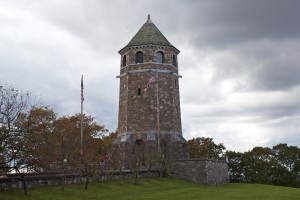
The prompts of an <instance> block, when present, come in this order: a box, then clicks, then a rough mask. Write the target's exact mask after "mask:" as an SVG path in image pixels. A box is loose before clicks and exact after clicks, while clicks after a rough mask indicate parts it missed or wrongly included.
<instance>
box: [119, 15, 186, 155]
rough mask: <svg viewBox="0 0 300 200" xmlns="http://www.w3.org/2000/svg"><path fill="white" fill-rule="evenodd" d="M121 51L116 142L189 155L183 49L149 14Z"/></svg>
mask: <svg viewBox="0 0 300 200" xmlns="http://www.w3.org/2000/svg"><path fill="white" fill-rule="evenodd" d="M119 54H120V55H121V64H120V75H119V76H118V78H120V94H119V122H118V138H117V139H116V140H115V141H114V144H122V143H123V144H128V143H133V142H136V141H139V142H143V143H145V144H146V145H147V144H152V146H155V144H156V145H158V147H160V146H164V147H166V148H168V151H170V152H171V151H172V152H173V153H174V152H176V158H177V159H180V158H184V157H187V150H186V148H187V147H186V140H185V139H184V138H183V137H182V128H181V113H180V98H179V78H181V76H180V75H179V74H178V59H177V56H178V54H179V50H178V49H177V48H175V47H174V46H173V45H171V43H170V42H169V41H168V40H167V39H166V38H165V36H164V35H163V34H162V33H161V32H160V31H159V30H158V28H157V27H156V26H155V24H154V23H153V22H152V21H151V19H150V15H148V20H147V21H146V23H145V24H144V25H143V26H142V27H141V28H140V30H139V31H138V32H137V33H136V34H135V36H134V37H133V38H132V39H131V41H130V42H129V43H128V44H127V45H126V46H125V47H124V48H122V49H121V50H120V51H119Z"/></svg>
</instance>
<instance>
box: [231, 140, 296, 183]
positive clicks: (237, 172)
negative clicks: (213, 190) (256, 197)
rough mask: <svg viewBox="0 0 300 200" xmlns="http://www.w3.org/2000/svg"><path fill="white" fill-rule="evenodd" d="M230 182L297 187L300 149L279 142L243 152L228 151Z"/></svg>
mask: <svg viewBox="0 0 300 200" xmlns="http://www.w3.org/2000/svg"><path fill="white" fill-rule="evenodd" d="M226 156H227V158H228V166H229V174H230V181H231V182H245V183H263V184H273V185H282V186H291V187H300V149H299V148H298V147H296V146H288V145H287V144H278V145H276V146H273V148H268V147H255V148H253V149H252V150H251V151H247V152H244V153H240V152H234V151H227V152H226Z"/></svg>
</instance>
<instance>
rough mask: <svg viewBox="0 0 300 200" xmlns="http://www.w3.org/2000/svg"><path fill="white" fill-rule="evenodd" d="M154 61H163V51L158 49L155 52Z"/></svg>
mask: <svg viewBox="0 0 300 200" xmlns="http://www.w3.org/2000/svg"><path fill="white" fill-rule="evenodd" d="M156 62H157V63H164V53H163V52H161V51H159V52H157V53H156Z"/></svg>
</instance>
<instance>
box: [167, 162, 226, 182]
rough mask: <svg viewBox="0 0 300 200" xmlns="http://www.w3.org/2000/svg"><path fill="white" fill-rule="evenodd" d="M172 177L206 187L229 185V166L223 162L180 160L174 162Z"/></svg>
mask: <svg viewBox="0 0 300 200" xmlns="http://www.w3.org/2000/svg"><path fill="white" fill-rule="evenodd" d="M172 176H173V177H175V178H178V179H183V180H188V181H192V182H195V183H201V184H205V185H219V184H224V183H229V175H228V165H227V163H226V162H225V161H221V160H207V159H187V160H178V161H175V162H174V170H173V172H172Z"/></svg>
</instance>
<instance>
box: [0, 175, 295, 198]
mask: <svg viewBox="0 0 300 200" xmlns="http://www.w3.org/2000/svg"><path fill="white" fill-rule="evenodd" d="M18 199H25V200H26V199H30V200H31V199H32V200H33V199H34V200H45V199H47V200H50V199H53V200H71V199H72V200H78V199H91V200H94V199H105V200H107V199H113V200H117V199H131V200H134V199H161V200H165V199H166V200H167V199H170V200H171V199H172V200H177V199H178V200H179V199H184V200H190V199H201V200H205V199H210V200H213V199H217V200H220V199H222V200H226V199H230V200H232V199H243V200H247V199H263V200H267V199H270V200H276V199H297V200H299V199H300V189H299V188H288V187H278V186H269V185H258V184H226V185H221V186H203V185H199V184H194V183H190V182H185V181H179V180H175V179H164V180H163V182H160V181H159V180H157V179H152V180H150V181H149V182H148V181H146V180H143V179H140V180H139V183H138V184H137V185H136V184H134V183H133V180H126V181H125V182H124V184H123V185H120V182H118V181H109V182H102V183H94V184H90V185H89V189H88V190H85V189H84V185H79V184H77V185H67V186H66V187H65V191H64V192H61V191H60V187H59V186H53V187H42V188H37V189H29V194H28V195H27V196H25V195H23V191H22V190H14V191H7V192H2V193H0V200H18Z"/></svg>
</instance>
